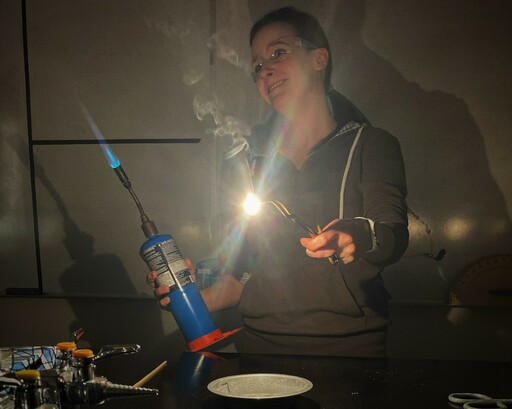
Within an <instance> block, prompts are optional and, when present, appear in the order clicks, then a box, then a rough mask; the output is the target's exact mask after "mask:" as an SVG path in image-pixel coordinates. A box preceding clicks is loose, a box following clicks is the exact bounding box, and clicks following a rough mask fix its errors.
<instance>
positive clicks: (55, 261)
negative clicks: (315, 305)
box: [0, 0, 512, 359]
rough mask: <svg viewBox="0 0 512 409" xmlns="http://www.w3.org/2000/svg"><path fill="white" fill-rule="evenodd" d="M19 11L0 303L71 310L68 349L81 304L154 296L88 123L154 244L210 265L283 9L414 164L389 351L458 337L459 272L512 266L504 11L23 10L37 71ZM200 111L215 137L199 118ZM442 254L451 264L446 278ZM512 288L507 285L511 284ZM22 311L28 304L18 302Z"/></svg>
mask: <svg viewBox="0 0 512 409" xmlns="http://www.w3.org/2000/svg"><path fill="white" fill-rule="evenodd" d="M21 4H22V3H19V2H16V1H9V0H1V6H2V10H3V12H2V16H1V17H0V19H1V21H0V23H1V24H0V27H1V30H2V31H1V38H2V40H1V41H2V48H1V55H2V58H1V59H0V70H1V71H0V84H1V87H2V93H1V96H0V115H1V132H2V137H1V140H0V146H1V150H0V157H1V163H0V183H1V187H2V195H1V198H0V226H1V229H0V269H1V273H2V274H1V275H0V288H11V287H15V288H20V287H21V288H37V287H38V286H39V285H42V288H43V291H44V293H45V294H46V296H53V297H55V296H57V297H59V298H56V299H58V300H59V301H58V303H59V307H58V308H56V309H57V310H60V309H61V307H62V304H65V305H66V307H65V308H64V309H67V308H69V309H70V310H69V311H70V312H69V315H66V317H65V318H64V320H65V321H66V323H67V326H68V327H69V328H68V329H71V328H72V327H73V325H74V323H77V322H78V323H79V322H80V321H82V322H87V323H89V322H90V320H89V319H88V318H87V315H88V314H90V311H91V310H90V309H86V308H83V303H80V302H78V301H77V297H78V296H84V293H87V294H88V296H90V295H91V294H96V295H101V297H107V298H106V299H109V296H107V294H109V295H110V296H113V295H115V297H125V296H129V297H132V298H134V299H137V298H140V299H141V300H148V299H150V298H151V296H152V294H151V290H150V289H149V288H148V287H147V286H146V284H145V282H144V278H143V277H144V274H145V267H144V265H143V263H142V261H141V260H140V259H139V257H138V254H137V253H138V247H139V246H140V244H141V243H142V241H143V240H144V237H143V235H142V232H141V231H140V229H139V215H138V212H137V209H136V207H135V206H134V204H133V202H132V201H131V198H130V196H129V194H128V192H127V191H126V190H125V189H124V188H123V186H122V185H121V184H120V183H119V181H118V180H117V178H116V176H115V175H114V172H112V170H111V169H110V168H109V166H108V163H107V161H106V159H105V158H104V156H103V153H102V152H101V150H100V149H99V147H98V145H97V143H96V137H97V136H98V135H94V133H93V132H92V130H91V126H90V124H89V123H88V122H87V120H86V115H85V113H84V110H83V108H82V107H85V108H86V109H87V111H88V113H89V114H90V116H91V118H92V119H93V120H94V122H95V124H96V125H97V126H98V128H99V130H100V131H101V134H102V136H103V137H104V138H106V139H108V141H109V144H110V146H111V148H112V149H113V150H114V152H115V153H116V155H117V156H118V157H119V158H120V159H121V162H122V164H123V166H124V168H125V170H126V171H127V173H128V175H129V176H130V178H131V180H132V183H133V186H134V189H135V191H136V192H137V194H138V196H139V197H140V198H141V200H142V202H143V205H144V207H145V209H146V211H147V212H148V213H149V215H150V216H151V217H152V218H153V219H154V220H155V222H156V223H157V225H158V227H159V229H160V230H161V231H162V232H171V233H172V234H173V235H174V236H175V237H176V238H177V239H178V242H179V244H180V247H181V248H182V250H183V252H184V253H186V254H187V256H189V257H191V258H192V259H193V260H196V261H198V260H201V259H207V258H210V257H214V256H215V255H216V251H217V249H218V247H219V245H220V241H221V237H219V235H218V231H219V226H218V225H217V222H218V221H217V212H218V209H217V207H216V200H217V198H216V194H217V192H216V184H217V179H216V178H217V172H216V169H217V167H218V165H219V160H220V159H219V158H220V156H221V155H220V146H221V145H223V144H224V143H225V139H223V138H219V137H215V136H214V134H213V132H212V131H213V130H216V131H217V133H221V132H222V131H225V129H222V130H220V129H219V128H227V126H226V125H227V124H228V120H230V121H231V120H233V121H235V122H234V123H235V125H236V127H238V128H239V129H242V130H243V129H244V127H245V126H246V125H247V126H249V125H251V124H254V123H256V122H257V121H259V120H262V119H264V118H265V116H266V115H267V114H268V111H267V109H266V108H265V107H264V106H263V105H262V104H261V103H260V102H258V100H257V97H256V93H255V90H254V86H253V84H252V83H251V81H250V79H249V76H248V71H249V68H248V60H249V55H248V50H247V31H248V27H250V25H251V23H252V22H253V21H255V20H256V19H257V18H258V17H260V16H261V15H262V14H263V12H264V11H266V10H268V9H270V8H276V7H279V6H281V5H285V4H293V5H296V6H297V7H298V8H301V9H304V10H306V11H310V12H312V13H314V14H315V15H316V16H317V17H318V18H319V20H320V21H321V22H322V23H323V25H324V27H325V28H326V31H327V34H328V37H329V38H330V41H331V47H332V54H333V56H332V57H333V60H334V65H335V72H334V75H333V83H334V85H335V87H336V88H337V89H338V90H339V91H340V92H342V93H343V94H345V95H346V96H347V97H348V98H349V99H350V100H351V101H353V102H354V103H355V104H356V105H357V106H358V107H359V108H360V109H361V110H362V111H363V112H365V114H366V115H367V116H368V118H369V120H370V121H371V122H372V123H373V124H374V125H376V126H379V127H382V128H385V129H387V130H389V131H390V132H392V133H393V134H394V135H396V136H397V138H398V139H399V140H400V143H401V145H402V149H403V153H404V157H405V161H406V168H407V169H406V170H407V177H408V186H409V196H408V203H409V206H410V209H411V213H410V232H411V243H410V246H409V249H408V251H407V253H406V255H405V256H404V258H403V259H402V260H401V261H400V262H399V263H397V264H396V265H394V266H392V267H391V268H389V269H388V270H387V271H386V273H385V275H384V278H385V281H386V285H387V287H388V290H389V291H390V293H391V295H392V297H393V300H394V303H395V304H394V305H395V307H394V308H395V313H394V314H395V322H397V323H400V324H397V325H396V327H395V328H400V329H399V330H396V331H395V333H394V334H397V335H396V336H393V337H392V339H393V340H394V341H393V342H394V345H396V346H397V348H395V349H394V350H395V351H398V352H399V351H400V348H399V347H398V346H403V344H401V342H400V340H407V339H411V340H413V342H414V344H416V342H417V340H415V338H414V336H412V335H411V336H410V337H405V338H403V335H404V334H405V333H406V332H407V328H408V325H409V324H411V321H415V322H419V323H421V324H423V328H428V327H429V326H431V325H432V322H435V328H436V331H441V332H443V333H446V331H447V329H448V328H452V329H453V328H455V326H454V325H453V322H452V321H450V320H448V319H447V317H449V315H450V314H449V312H450V311H448V310H442V309H439V308H440V307H439V306H444V305H445V304H446V303H448V302H449V291H450V289H451V287H452V285H453V283H454V281H455V280H456V279H457V277H458V276H459V275H460V273H461V271H464V269H465V267H466V266H467V265H469V264H470V263H472V262H474V261H475V260H478V259H481V258H482V257H488V256H490V255H494V254H512V240H511V221H510V218H511V215H512V187H511V185H510V183H509V181H508V180H509V175H510V174H511V173H512V172H511V171H512V169H511V168H512V164H511V163H510V161H508V156H509V154H510V152H511V151H512V140H511V139H510V138H509V137H508V130H509V129H510V125H511V123H510V122H511V121H512V120H511V117H510V115H509V113H510V103H509V101H510V99H511V97H512V87H511V81H510V79H509V76H508V73H509V72H510V68H511V58H512V57H511V55H512V54H511V53H510V40H509V35H508V34H509V28H508V21H507V19H506V18H505V17H506V16H508V15H510V11H511V10H510V9H511V7H512V6H511V5H510V4H509V3H508V2H506V1H492V2H485V4H484V3H483V2H481V1H475V0H470V1H466V2H464V3H461V2H452V3H445V2H441V1H434V0H432V1H427V2H424V1H423V2H407V1H396V2H392V3H391V2H385V3H383V2H378V1H372V0H366V1H356V0H340V1H334V0H332V1H318V2H309V1H293V2H284V1H258V2H256V1H254V2H253V1H249V2H247V1H243V2H240V1H236V2H235V1H227V0H218V1H208V0H195V1H194V2H193V3H190V2H188V3H187V4H186V5H185V3H183V2H177V1H176V2H167V1H156V0H155V1H150V2H143V1H134V0H133V1H128V2H127V1H109V2H104V1H89V2H86V3H84V2H81V1H72V2H64V1H57V0H53V1H47V2H37V1H33V0H28V1H26V23H27V40H28V42H27V50H26V53H25V54H24V48H23V46H24V44H23V26H22V22H23V18H22V17H23V13H22V7H21ZM25 62H28V65H27V66H25V65H24V64H25ZM27 79H28V80H29V81H28V82H27V81H26V80H27ZM27 84H28V85H29V86H30V88H28V89H27V88H26V86H27ZM27 91H29V92H28V93H27ZM27 97H28V99H27ZM194 101H195V102H196V110H197V109H198V108H199V109H204V110H206V109H208V108H211V107H213V108H215V110H214V113H215V114H216V117H215V118H213V117H212V115H208V114H205V115H204V116H201V115H195V114H194V108H193V107H194ZM27 102H29V104H27ZM197 103H199V105H197ZM196 113H197V112H196ZM203 113H204V111H203ZM198 117H199V118H198ZM214 119H216V120H217V121H215V120H214ZM229 124H233V122H229ZM440 249H445V250H446V256H445V257H444V258H443V259H442V260H436V259H435V256H436V255H437V253H438V251H439V250H440ZM509 273H510V268H509V267H508V266H500V273H499V277H500V278H502V277H509ZM498 284H500V282H499V281H498ZM503 285H504V284H503ZM507 288H508V287H507ZM73 294H74V295H75V297H69V298H66V297H68V296H70V295H73ZM63 296H64V298H60V297H63ZM115 297H114V298H112V299H113V300H114V299H117V298H115ZM78 299H80V298H78ZM102 299H105V298H102ZM16 300H18V301H19V302H20V304H22V305H23V304H24V301H23V299H17V298H14V299H13V300H12V301H9V302H18V301H16ZM36 300H39V301H38V302H41V308H42V309H43V310H45V309H46V308H47V307H46V305H47V304H46V303H45V302H43V301H42V300H41V299H39V298H38V299H36ZM150 301H151V302H152V300H150ZM4 302H6V301H4ZM418 303H419V304H418ZM94 304H95V303H91V305H90V306H89V308H93V309H94V308H95V306H94ZM401 305H406V306H408V307H407V308H402V307H400V306H401ZM411 305H412V306H415V307H409V306H411ZM414 308H416V309H414ZM418 308H419V310H418ZM14 310H16V308H14ZM21 310H22V311H23V308H21ZM47 311H48V313H49V314H51V315H53V314H54V313H55V309H54V308H53V307H52V308H50V309H48V310H47ZM71 311H73V312H71ZM412 311H414V313H415V314H412ZM419 311H421V312H419ZM440 311H443V312H442V313H440ZM500 311H502V310H500ZM73 314H74V315H73ZM476 316H477V318H476V322H477V323H478V322H484V321H485V320H487V319H488V318H489V316H485V319H484V318H483V317H484V316H482V315H478V314H476ZM490 316H491V317H493V316H495V317H500V318H494V319H495V320H496V322H495V324H496V325H495V327H496V328H499V331H498V330H497V331H495V332H494V333H493V337H492V338H491V340H497V342H498V344H499V345H502V342H505V340H510V338H511V335H510V332H511V330H510V328H511V327H512V324H511V323H510V322H506V323H505V324H506V325H505V326H504V327H502V325H501V323H502V320H503V318H504V317H503V315H502V314H494V315H492V314H490ZM414 317H416V318H414ZM478 317H479V318H478ZM491 319H492V318H491ZM157 321H158V320H157ZM456 322H459V321H457V320H456ZM473 323H474V321H473ZM13 325H15V324H14V323H13ZM89 325H94V323H90V324H89ZM155 325H156V326H157V327H158V328H159V329H158V331H163V332H164V333H168V332H173V331H174V329H175V328H174V329H172V328H167V329H165V328H163V329H162V330H160V326H159V324H155ZM169 325H171V324H169ZM445 325H448V327H446V326H445ZM461 325H462V324H461ZM464 328H465V330H468V328H467V327H464ZM420 332H421V331H420ZM431 334H432V335H433V338H436V339H439V337H437V336H436V335H434V334H435V333H433V332H431ZM491 340H490V342H491ZM3 342H9V339H7V338H6V339H5V340H4V341H3ZM447 342H448V341H447ZM416 345H417V344H416ZM443 348H444V347H443V343H440V344H436V346H435V349H436V351H437V353H438V355H440V356H444V355H445V353H446V351H449V350H450V349H449V348H448V349H443ZM406 350H408V354H411V355H414V353H415V351H416V352H417V354H418V355H424V354H425V353H426V352H425V351H423V350H422V349H421V347H420V346H419V345H417V348H416V349H415V347H411V348H409V349H406ZM404 351H405V350H404ZM466 352H467V353H466V356H470V357H475V356H478V355H479V354H478V353H477V352H476V351H473V350H467V351H466ZM404 353H405V352H404ZM454 353H455V352H454ZM434 355H435V353H434ZM498 355H499V356H500V358H499V359H501V357H502V356H501V355H500V353H499V352H498Z"/></svg>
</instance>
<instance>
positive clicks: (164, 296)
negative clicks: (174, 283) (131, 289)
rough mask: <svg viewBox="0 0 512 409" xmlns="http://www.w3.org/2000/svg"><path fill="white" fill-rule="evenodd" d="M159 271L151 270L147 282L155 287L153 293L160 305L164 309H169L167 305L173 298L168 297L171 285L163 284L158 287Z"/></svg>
mask: <svg viewBox="0 0 512 409" xmlns="http://www.w3.org/2000/svg"><path fill="white" fill-rule="evenodd" d="M157 276H158V273H157V272H156V271H151V272H149V273H148V274H147V276H146V282H147V283H148V284H149V285H150V286H151V287H153V288H154V290H153V294H154V296H155V298H156V299H157V300H158V306H159V307H160V308H162V309H167V306H168V305H169V304H170V302H171V299H170V298H169V297H168V294H169V286H167V285H161V286H160V287H156V278H157Z"/></svg>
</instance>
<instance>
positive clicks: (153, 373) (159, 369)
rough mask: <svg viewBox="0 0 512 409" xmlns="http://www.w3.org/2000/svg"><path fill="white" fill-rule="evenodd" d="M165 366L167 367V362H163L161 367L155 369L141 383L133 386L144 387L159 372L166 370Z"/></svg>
mask: <svg viewBox="0 0 512 409" xmlns="http://www.w3.org/2000/svg"><path fill="white" fill-rule="evenodd" d="M165 365H167V361H163V362H162V363H161V364H160V365H158V366H157V367H156V368H155V369H153V370H152V371H151V372H150V373H148V374H147V375H146V376H145V377H144V378H142V379H141V380H140V381H138V382H136V383H134V384H133V386H135V387H139V386H142V385H144V384H145V383H146V382H147V381H149V380H150V379H151V378H152V377H153V376H155V375H156V374H157V373H158V372H160V371H161V370H162V369H164V367H165Z"/></svg>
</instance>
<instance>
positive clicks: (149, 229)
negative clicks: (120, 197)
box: [114, 165, 158, 238]
mask: <svg viewBox="0 0 512 409" xmlns="http://www.w3.org/2000/svg"><path fill="white" fill-rule="evenodd" d="M114 170H115V171H116V175H117V177H118V178H119V180H120V181H121V183H122V184H123V185H124V187H125V188H126V189H128V191H129V192H130V194H131V195H132V198H133V200H134V202H135V204H136V205H137V209H139V213H140V220H141V222H142V225H141V228H142V231H143V232H144V235H145V236H146V237H148V238H149V237H151V236H154V235H156V234H158V229H157V228H156V225H155V223H153V222H152V221H151V220H150V219H149V217H148V216H147V215H146V212H145V211H144V209H143V208H142V204H141V203H140V200H139V198H138V197H137V195H136V194H135V192H134V191H133V189H132V182H130V179H128V175H127V174H126V172H125V171H124V169H123V167H122V166H121V165H119V166H116V167H115V168H114Z"/></svg>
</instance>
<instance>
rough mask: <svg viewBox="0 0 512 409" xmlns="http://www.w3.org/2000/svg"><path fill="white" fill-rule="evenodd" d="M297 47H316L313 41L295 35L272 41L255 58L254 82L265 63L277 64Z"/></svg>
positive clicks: (252, 74)
mask: <svg viewBox="0 0 512 409" xmlns="http://www.w3.org/2000/svg"><path fill="white" fill-rule="evenodd" d="M297 48H308V49H312V48H315V47H313V45H312V44H311V43H309V42H308V41H305V40H303V39H301V38H300V37H297V36H295V35H287V36H283V37H279V38H276V39H275V40H274V41H272V42H270V43H269V44H268V45H267V46H266V48H265V50H264V51H263V52H262V53H260V54H259V55H257V56H256V57H255V58H253V65H252V73H251V76H252V79H253V81H254V82H256V81H258V79H259V78H260V73H261V70H262V69H263V67H264V65H265V64H277V63H280V62H281V61H284V60H285V59H286V58H287V57H288V56H289V55H290V54H292V53H293V51H295V50H296V49H297Z"/></svg>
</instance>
